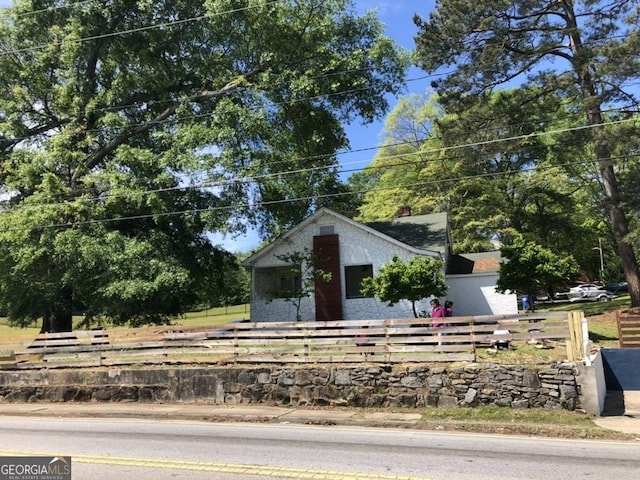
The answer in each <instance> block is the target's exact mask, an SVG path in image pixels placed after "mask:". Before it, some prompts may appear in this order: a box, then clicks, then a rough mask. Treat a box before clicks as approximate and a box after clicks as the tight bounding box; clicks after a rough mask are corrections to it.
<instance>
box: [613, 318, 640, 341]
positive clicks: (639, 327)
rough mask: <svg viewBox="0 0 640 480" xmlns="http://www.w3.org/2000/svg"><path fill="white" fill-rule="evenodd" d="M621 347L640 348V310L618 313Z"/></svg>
mask: <svg viewBox="0 0 640 480" xmlns="http://www.w3.org/2000/svg"><path fill="white" fill-rule="evenodd" d="M616 323H617V325H618V341H619V342H620V347H621V348H625V347H631V348H640V309H630V310H622V311H618V312H616Z"/></svg>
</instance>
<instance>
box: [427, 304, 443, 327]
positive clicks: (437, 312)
mask: <svg viewBox="0 0 640 480" xmlns="http://www.w3.org/2000/svg"><path fill="white" fill-rule="evenodd" d="M429 303H430V304H431V318H444V317H446V313H445V311H444V307H443V306H442V305H440V300H438V299H437V298H432V299H431V301H430V302H429ZM442 325H443V324H442V323H440V322H438V321H437V320H435V321H433V322H431V326H432V327H440V326H442Z"/></svg>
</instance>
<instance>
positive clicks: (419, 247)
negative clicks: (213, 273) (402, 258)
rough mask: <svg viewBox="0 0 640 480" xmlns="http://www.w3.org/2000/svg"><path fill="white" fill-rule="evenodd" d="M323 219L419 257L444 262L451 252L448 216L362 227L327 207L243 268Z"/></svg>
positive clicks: (280, 238)
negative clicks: (336, 222)
mask: <svg viewBox="0 0 640 480" xmlns="http://www.w3.org/2000/svg"><path fill="white" fill-rule="evenodd" d="M323 215H329V216H333V217H335V218H337V219H339V220H341V221H343V222H346V223H348V224H350V225H351V226H353V227H355V228H360V229H363V230H366V231H368V232H369V233H371V234H373V235H377V236H379V237H382V238H385V239H386V240H387V241H389V242H391V243H395V244H397V245H399V246H403V247H405V248H408V249H410V250H413V251H414V252H415V253H416V254H420V255H430V256H434V257H439V258H442V257H444V256H445V254H446V248H448V242H447V236H446V235H447V230H446V214H434V215H436V216H438V218H434V219H432V220H431V221H428V219H427V218H422V217H431V215H416V216H415V217H400V218H397V219H394V220H391V221H388V222H373V223H372V224H364V223H358V222H356V221H355V220H352V219H350V218H349V217H345V216H344V215H342V214H340V213H337V212H334V211H333V210H331V209H329V208H327V207H322V208H320V209H318V210H317V211H315V212H314V213H313V214H312V215H310V216H309V217H307V218H306V219H305V220H303V221H302V222H300V223H299V224H297V225H296V226H295V227H293V228H292V229H291V230H289V231H288V232H286V233H285V234H284V235H282V236H280V237H278V238H276V239H274V240H273V241H271V242H270V243H269V244H268V245H266V246H265V247H263V248H261V249H260V250H258V251H257V252H255V253H254V254H253V255H251V256H249V257H248V258H247V259H246V260H245V261H244V262H242V265H243V266H245V267H250V266H252V265H253V264H255V262H256V261H258V260H259V259H260V258H262V257H264V256H265V255H267V254H268V253H269V252H270V251H271V250H273V249H274V248H275V247H276V245H277V244H278V243H279V242H281V241H283V240H285V239H287V238H291V237H294V236H295V235H297V234H298V232H300V231H302V230H303V229H305V228H306V227H307V226H308V225H310V224H312V223H313V222H314V221H316V220H317V219H318V218H320V217H321V216H323ZM441 215H444V226H443V225H442V222H443V219H442V218H441ZM416 219H417V221H416ZM372 225H375V226H372ZM431 225H433V228H434V229H436V228H437V230H436V231H435V232H434V233H431V232H429V230H428V229H429V228H430V226H431ZM403 232H404V233H403ZM420 235H423V236H425V237H426V240H423V241H421V240H420ZM440 238H441V239H442V242H440V243H438V241H437V240H436V239H440Z"/></svg>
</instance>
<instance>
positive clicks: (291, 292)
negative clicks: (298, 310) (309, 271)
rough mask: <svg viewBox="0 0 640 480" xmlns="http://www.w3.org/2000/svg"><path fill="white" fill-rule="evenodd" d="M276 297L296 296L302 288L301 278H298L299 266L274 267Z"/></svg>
mask: <svg viewBox="0 0 640 480" xmlns="http://www.w3.org/2000/svg"><path fill="white" fill-rule="evenodd" d="M274 270H275V278H276V292H274V293H275V296H276V297H277V298H289V297H296V296H297V295H298V292H300V290H301V289H302V279H301V278H300V267H299V266H297V267H278V268H275V269H274Z"/></svg>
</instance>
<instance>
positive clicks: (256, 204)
mask: <svg viewBox="0 0 640 480" xmlns="http://www.w3.org/2000/svg"><path fill="white" fill-rule="evenodd" d="M631 156H633V157H640V154H635V155H631ZM620 158H628V156H624V157H609V158H607V159H594V160H581V161H576V162H568V163H565V164H562V165H549V166H544V167H540V166H535V167H529V168H523V169H522V170H521V171H519V172H513V171H503V172H491V173H484V174H476V175H465V176H461V177H456V178H447V179H437V180H428V181H424V182H415V183H411V184H400V185H394V186H392V187H378V188H372V189H369V190H353V191H349V192H338V193H327V194H321V195H309V196H305V197H297V198H289V199H283V200H267V201H258V202H252V203H237V204H234V205H225V206H217V207H205V208H196V209H189V210H176V211H171V212H160V213H158V212H156V213H149V214H140V215H131V216H123V217H118V218H115V217H114V218H104V219H94V220H83V221H77V222H66V223H57V224H48V225H34V226H30V227H24V226H8V227H6V228H5V231H17V230H25V229H27V228H28V229H49V228H72V227H76V226H82V225H97V224H104V223H116V222H121V221H131V220H142V219H149V218H158V217H169V216H179V215H187V214H190V215H193V214H198V213H205V212H215V211H223V210H232V209H233V210H240V209H246V210H251V209H255V208H258V207H265V206H269V205H278V204H284V203H296V202H308V201H312V200H319V199H326V198H337V197H344V196H350V195H362V194H365V193H371V192H379V191H385V190H398V189H402V188H414V187H426V186H431V185H437V184H445V183H453V182H460V181H463V180H473V179H475V178H490V177H499V176H503V175H514V174H523V173H530V172H533V171H544V170H552V169H557V168H560V167H569V166H575V165H584V164H586V163H600V162H602V161H611V160H616V159H620Z"/></svg>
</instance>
